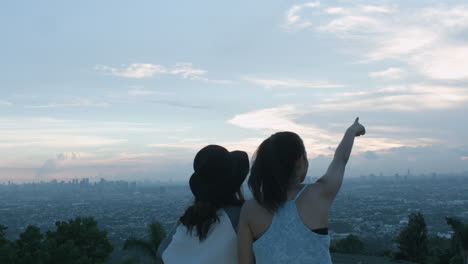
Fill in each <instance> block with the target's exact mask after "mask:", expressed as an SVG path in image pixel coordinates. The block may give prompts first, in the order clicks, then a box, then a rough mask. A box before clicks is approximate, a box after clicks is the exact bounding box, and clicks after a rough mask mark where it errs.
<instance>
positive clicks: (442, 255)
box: [426, 236, 455, 264]
mask: <svg viewBox="0 0 468 264" xmlns="http://www.w3.org/2000/svg"><path fill="white" fill-rule="evenodd" d="M451 244H452V241H451V240H450V239H447V238H442V237H438V236H431V237H429V239H428V249H429V253H428V254H429V256H428V257H427V258H426V263H427V264H450V259H451V258H452V257H453V256H454V254H455V252H454V251H453V250H452V246H451Z"/></svg>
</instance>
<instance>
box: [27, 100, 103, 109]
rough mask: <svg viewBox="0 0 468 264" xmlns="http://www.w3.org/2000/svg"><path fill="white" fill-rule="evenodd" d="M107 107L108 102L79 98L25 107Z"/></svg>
mask: <svg viewBox="0 0 468 264" xmlns="http://www.w3.org/2000/svg"><path fill="white" fill-rule="evenodd" d="M84 106H90V107H107V106H110V104H109V103H95V102H93V101H91V100H88V99H79V100H76V101H75V102H73V103H48V104H45V105H27V106H25V108H55V107H84Z"/></svg>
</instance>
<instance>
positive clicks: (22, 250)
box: [15, 225, 44, 264]
mask: <svg viewBox="0 0 468 264" xmlns="http://www.w3.org/2000/svg"><path fill="white" fill-rule="evenodd" d="M43 239H44V235H42V234H41V230H40V229H39V228H38V227H36V226H32V225H30V226H28V227H27V228H26V230H25V231H24V232H23V233H21V234H20V238H19V239H18V240H16V243H15V246H16V258H15V263H18V264H29V263H43V261H42V260H43V254H44V251H43V250H42V242H43Z"/></svg>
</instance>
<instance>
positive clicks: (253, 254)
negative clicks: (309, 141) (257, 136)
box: [238, 118, 365, 264]
mask: <svg viewBox="0 0 468 264" xmlns="http://www.w3.org/2000/svg"><path fill="white" fill-rule="evenodd" d="M364 134H365V128H364V127H363V126H362V125H361V124H359V118H356V120H355V122H354V124H353V125H351V127H349V128H348V129H347V131H346V133H345V135H344V137H343V139H342V141H341V143H340V144H339V146H338V148H337V149H336V152H335V155H334V158H333V161H332V162H331V164H330V166H329V167H328V170H327V172H326V173H325V175H323V176H322V177H321V178H320V179H318V180H317V181H316V182H315V183H313V184H303V181H304V179H305V177H306V174H307V169H308V166H309V164H308V161H307V154H306V150H305V147H304V143H303V142H302V139H301V138H300V137H299V136H298V135H297V134H295V133H293V132H279V133H276V134H274V135H272V136H270V137H269V138H268V139H266V140H265V141H263V142H262V144H261V145H260V146H259V147H258V149H257V151H256V153H255V156H254V161H253V165H252V168H251V171H250V178H249V181H248V183H249V187H250V189H251V191H252V193H253V196H254V199H253V200H249V201H247V202H245V204H244V206H243V207H242V211H241V216H240V222H239V232H238V254H239V263H240V264H252V263H256V264H267V263H268V264H275V263H278V264H279V263H281V264H285V263H295V264H306V263H317V264H330V263H331V258H330V252H329V247H330V237H329V235H328V214H329V212H330V207H331V205H332V203H333V200H334V199H335V196H336V194H337V193H338V191H339V189H340V187H341V183H342V182H343V175H344V171H345V166H346V163H347V162H348V159H349V156H350V154H351V149H352V147H353V143H354V138H355V137H357V136H361V135H364Z"/></svg>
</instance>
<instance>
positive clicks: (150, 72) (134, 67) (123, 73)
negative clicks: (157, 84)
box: [95, 63, 166, 79]
mask: <svg viewBox="0 0 468 264" xmlns="http://www.w3.org/2000/svg"><path fill="white" fill-rule="evenodd" d="M123 67H124V68H122V69H118V68H113V67H109V66H105V65H97V66H96V67H95V69H96V70H100V71H106V72H110V73H111V74H112V75H114V76H119V77H125V78H136V79H140V78H147V77H152V76H154V75H156V74H161V73H166V69H165V68H164V67H163V66H161V65H157V64H151V63H132V64H130V65H128V66H125V65H124V66H123Z"/></svg>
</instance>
